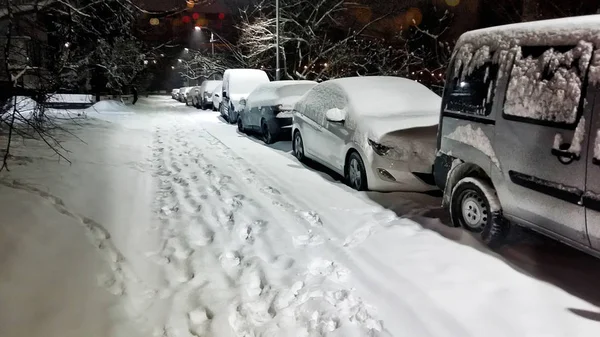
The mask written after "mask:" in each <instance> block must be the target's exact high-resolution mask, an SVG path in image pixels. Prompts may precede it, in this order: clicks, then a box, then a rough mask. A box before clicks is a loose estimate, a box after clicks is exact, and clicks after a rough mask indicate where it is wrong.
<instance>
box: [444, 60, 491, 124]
mask: <svg viewBox="0 0 600 337" xmlns="http://www.w3.org/2000/svg"><path fill="white" fill-rule="evenodd" d="M461 72H462V69H461ZM497 76H498V65H497V64H493V63H492V62H491V61H490V62H485V63H484V64H483V65H481V66H479V67H478V68H476V69H474V70H473V71H472V72H471V74H469V75H465V76H463V77H462V78H461V77H460V76H455V77H454V78H453V79H452V82H451V83H450V88H449V91H448V93H447V95H448V96H447V97H448V98H447V101H446V104H445V106H444V111H445V112H450V113H461V114H469V115H476V116H488V115H489V114H490V113H491V112H492V103H493V101H494V92H495V89H496V77H497Z"/></svg>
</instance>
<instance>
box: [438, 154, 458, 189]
mask: <svg viewBox="0 0 600 337" xmlns="http://www.w3.org/2000/svg"><path fill="white" fill-rule="evenodd" d="M454 159H455V158H454V157H452V156H449V155H447V154H445V153H441V152H438V154H437V155H436V157H435V161H434V162H433V179H434V180H435V184H436V185H437V187H438V188H439V189H440V190H442V191H443V190H444V189H445V188H446V180H447V179H448V173H449V172H450V169H452V162H453V161H454Z"/></svg>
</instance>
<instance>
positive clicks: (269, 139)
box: [260, 120, 275, 144]
mask: <svg viewBox="0 0 600 337" xmlns="http://www.w3.org/2000/svg"><path fill="white" fill-rule="evenodd" d="M260 133H261V135H262V140H263V142H265V144H273V143H274V142H275V136H274V135H273V133H272V132H271V129H269V124H267V122H266V121H265V120H263V121H262V123H261V125H260Z"/></svg>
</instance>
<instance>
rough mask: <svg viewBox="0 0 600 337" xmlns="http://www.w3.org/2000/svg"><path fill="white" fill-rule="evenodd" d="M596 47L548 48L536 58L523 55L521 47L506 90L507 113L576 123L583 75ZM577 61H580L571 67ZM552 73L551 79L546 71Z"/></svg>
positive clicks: (579, 45)
mask: <svg viewBox="0 0 600 337" xmlns="http://www.w3.org/2000/svg"><path fill="white" fill-rule="evenodd" d="M592 50H593V46H592V44H591V43H587V42H580V43H579V44H578V46H577V47H576V48H574V49H572V50H570V51H568V52H566V53H561V52H558V51H554V50H553V49H548V50H547V51H546V52H544V54H543V55H542V56H540V57H539V58H537V59H534V58H532V57H526V58H524V57H523V56H522V54H521V49H520V48H519V50H518V52H517V54H516V56H515V61H514V65H513V70H512V73H511V78H510V82H509V84H508V89H507V92H506V102H505V104H504V112H505V113H506V114H508V115H514V116H519V117H527V118H533V119H537V120H545V121H554V122H564V123H574V122H575V120H576V118H577V111H578V109H579V102H580V100H581V85H582V82H583V81H582V78H580V76H583V75H578V73H577V70H578V69H582V70H583V71H582V72H581V74H583V73H584V71H585V70H586V69H587V67H588V65H589V62H590V58H591V54H592ZM574 60H578V61H579V62H578V63H577V64H576V65H575V66H576V67H577V68H578V69H577V68H576V67H573V68H571V65H572V63H573V61H574ZM546 70H548V71H550V72H552V73H553V74H552V77H551V78H550V79H546V78H544V72H545V71H546Z"/></svg>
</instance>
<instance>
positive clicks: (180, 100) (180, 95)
mask: <svg viewBox="0 0 600 337" xmlns="http://www.w3.org/2000/svg"><path fill="white" fill-rule="evenodd" d="M184 92H185V87H181V88H179V91H177V100H178V101H179V102H183V93H184Z"/></svg>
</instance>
